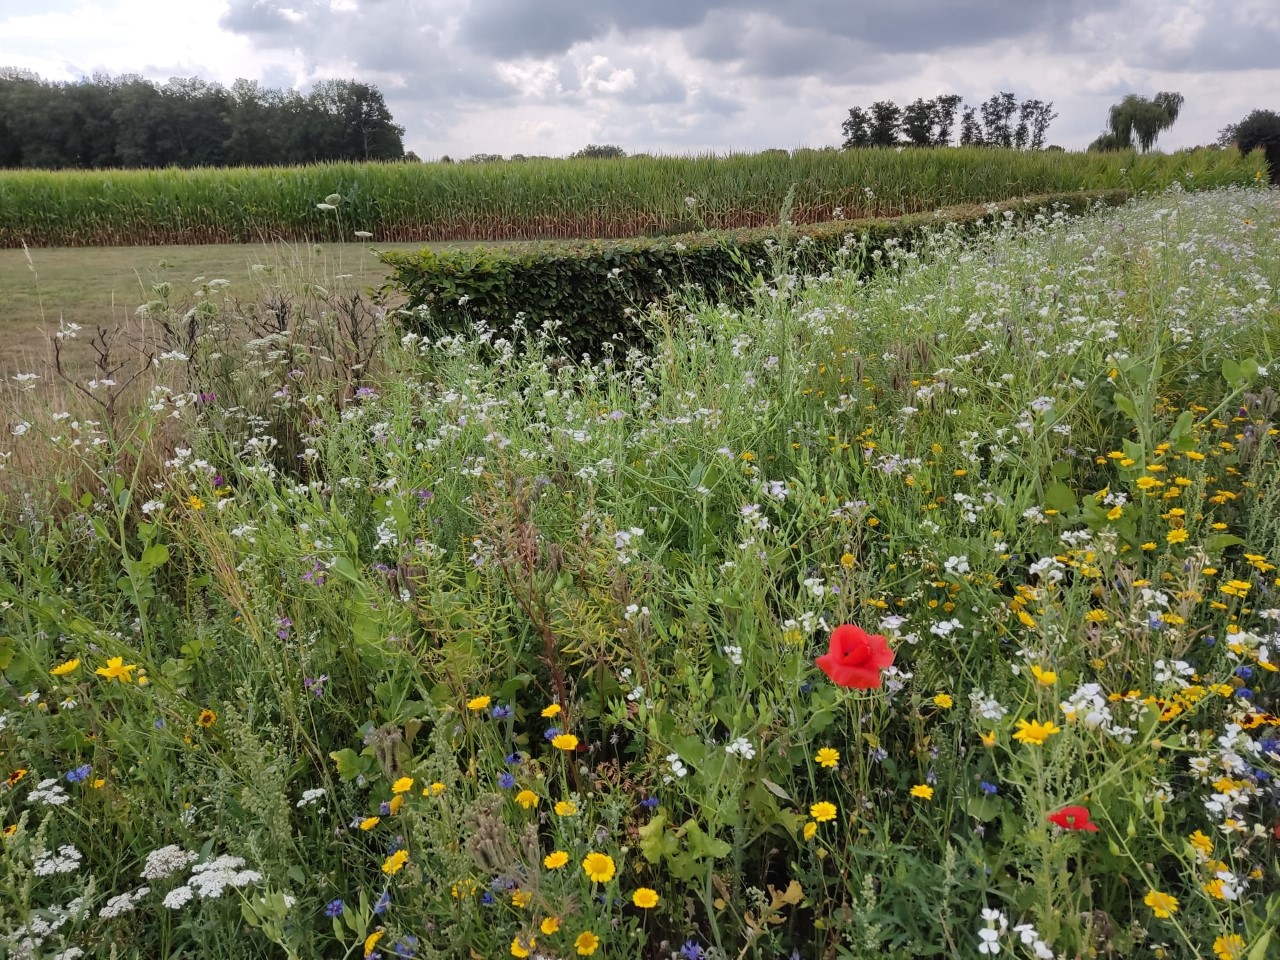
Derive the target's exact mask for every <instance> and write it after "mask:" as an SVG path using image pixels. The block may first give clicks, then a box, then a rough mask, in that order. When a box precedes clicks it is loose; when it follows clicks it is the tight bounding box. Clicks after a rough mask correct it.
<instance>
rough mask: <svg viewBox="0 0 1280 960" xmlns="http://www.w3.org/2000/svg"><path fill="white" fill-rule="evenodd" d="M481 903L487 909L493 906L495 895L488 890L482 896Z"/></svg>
mask: <svg viewBox="0 0 1280 960" xmlns="http://www.w3.org/2000/svg"><path fill="white" fill-rule="evenodd" d="M480 902H481V903H483V904H484V905H485V906H486V907H488V906H492V905H493V894H492V893H490V892H489V891H488V890H486V891H485V892H484V893H482V894H480Z"/></svg>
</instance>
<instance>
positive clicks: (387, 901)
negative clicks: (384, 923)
mask: <svg viewBox="0 0 1280 960" xmlns="http://www.w3.org/2000/svg"><path fill="white" fill-rule="evenodd" d="M389 906H391V891H390V890H383V891H382V896H380V897H379V898H378V902H377V903H375V904H374V905H373V912H374V913H376V914H377V915H378V916H382V915H383V914H384V913H386V912H387V907H389Z"/></svg>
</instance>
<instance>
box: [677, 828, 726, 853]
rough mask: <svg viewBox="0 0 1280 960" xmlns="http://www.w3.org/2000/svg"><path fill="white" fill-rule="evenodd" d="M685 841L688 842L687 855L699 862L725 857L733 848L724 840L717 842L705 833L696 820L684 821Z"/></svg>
mask: <svg viewBox="0 0 1280 960" xmlns="http://www.w3.org/2000/svg"><path fill="white" fill-rule="evenodd" d="M681 829H682V830H683V831H684V837H685V840H686V841H688V845H689V854H690V855H691V856H693V857H696V858H698V859H699V860H703V859H708V858H710V859H712V860H715V859H717V858H719V857H727V856H728V855H729V853H730V852H731V851H732V850H733V846H732V845H731V844H729V843H727V842H725V841H724V840H717V839H716V838H715V837H713V836H711V835H710V834H708V833H706V832H705V831H704V830H703V829H702V827H701V826H699V825H698V821H697V820H686V821H685V822H684V826H682V827H681Z"/></svg>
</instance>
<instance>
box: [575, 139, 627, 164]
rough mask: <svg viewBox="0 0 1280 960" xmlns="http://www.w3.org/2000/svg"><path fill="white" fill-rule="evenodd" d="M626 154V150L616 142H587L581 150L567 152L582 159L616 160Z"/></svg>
mask: <svg viewBox="0 0 1280 960" xmlns="http://www.w3.org/2000/svg"><path fill="white" fill-rule="evenodd" d="M626 155H627V151H625V150H623V149H622V148H621V147H620V146H618V145H617V144H616V143H588V144H587V145H586V146H585V147H583V148H582V149H581V150H575V151H574V152H573V153H571V154H569V156H571V157H577V158H579V159H583V160H617V159H619V158H621V157H625V156H626Z"/></svg>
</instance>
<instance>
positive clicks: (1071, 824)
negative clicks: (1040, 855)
mask: <svg viewBox="0 0 1280 960" xmlns="http://www.w3.org/2000/svg"><path fill="white" fill-rule="evenodd" d="M1049 822H1050V823H1056V824H1057V825H1058V826H1060V827H1061V828H1062V829H1063V830H1087V831H1089V832H1090V833H1097V832H1098V825H1097V824H1096V823H1094V822H1093V821H1092V820H1090V819H1089V808H1088V807H1081V806H1072V807H1063V808H1062V809H1061V810H1059V811H1058V812H1057V813H1051V814H1049Z"/></svg>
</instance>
